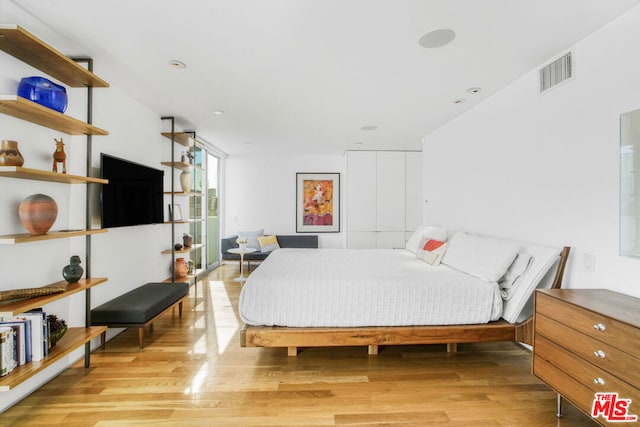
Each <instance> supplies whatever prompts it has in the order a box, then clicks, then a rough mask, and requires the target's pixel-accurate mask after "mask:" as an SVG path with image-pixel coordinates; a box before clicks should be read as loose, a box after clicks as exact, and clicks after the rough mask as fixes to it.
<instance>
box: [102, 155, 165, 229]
mask: <svg viewBox="0 0 640 427" xmlns="http://www.w3.org/2000/svg"><path fill="white" fill-rule="evenodd" d="M100 175H101V176H102V178H104V179H108V180H109V183H108V184H104V185H102V186H101V187H102V192H101V196H100V205H101V208H100V212H101V219H102V228H111V227H126V226H130V225H142V224H158V223H162V222H164V211H163V206H164V201H163V193H162V192H163V181H164V171H161V170H158V169H154V168H151V167H148V166H144V165H141V164H138V163H133V162H130V161H128V160H124V159H120V158H118V157H114V156H111V155H109V154H105V153H102V154H101V155H100Z"/></svg>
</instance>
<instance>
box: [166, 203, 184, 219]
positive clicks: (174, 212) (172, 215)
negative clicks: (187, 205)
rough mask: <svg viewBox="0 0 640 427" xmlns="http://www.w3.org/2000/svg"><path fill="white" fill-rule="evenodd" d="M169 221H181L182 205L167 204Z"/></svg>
mask: <svg viewBox="0 0 640 427" xmlns="http://www.w3.org/2000/svg"><path fill="white" fill-rule="evenodd" d="M169 221H182V206H180V205H178V204H176V205H172V204H169Z"/></svg>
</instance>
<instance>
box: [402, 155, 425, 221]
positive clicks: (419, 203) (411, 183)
mask: <svg viewBox="0 0 640 427" xmlns="http://www.w3.org/2000/svg"><path fill="white" fill-rule="evenodd" d="M405 182H406V200H405V224H404V226H405V231H415V229H416V228H418V226H419V225H420V224H422V207H423V206H424V202H423V200H422V199H423V195H422V153H421V152H416V151H408V152H407V153H406V168H405Z"/></svg>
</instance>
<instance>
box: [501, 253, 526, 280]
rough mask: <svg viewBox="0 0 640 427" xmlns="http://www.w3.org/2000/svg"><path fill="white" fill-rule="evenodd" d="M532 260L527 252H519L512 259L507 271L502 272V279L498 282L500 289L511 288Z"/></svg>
mask: <svg viewBox="0 0 640 427" xmlns="http://www.w3.org/2000/svg"><path fill="white" fill-rule="evenodd" d="M532 261H533V257H532V256H531V255H529V254H524V253H519V254H518V255H517V256H516V259H515V260H513V262H512V263H511V265H510V266H509V268H508V269H507V272H506V273H504V276H502V279H500V281H499V282H498V284H499V285H500V288H501V289H511V288H513V287H514V286H515V285H516V284H517V283H519V282H518V278H519V277H520V276H522V275H523V274H524V272H525V271H527V269H528V268H529V266H530V265H531V263H532Z"/></svg>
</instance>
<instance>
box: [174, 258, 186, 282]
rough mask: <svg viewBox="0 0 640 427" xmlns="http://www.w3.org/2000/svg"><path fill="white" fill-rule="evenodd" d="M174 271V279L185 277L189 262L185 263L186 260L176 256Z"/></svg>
mask: <svg viewBox="0 0 640 427" xmlns="http://www.w3.org/2000/svg"><path fill="white" fill-rule="evenodd" d="M174 271H175V275H176V279H184V278H185V277H187V274H188V273H189V264H188V263H187V260H186V259H184V258H176V263H175V265H174Z"/></svg>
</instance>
